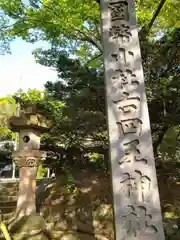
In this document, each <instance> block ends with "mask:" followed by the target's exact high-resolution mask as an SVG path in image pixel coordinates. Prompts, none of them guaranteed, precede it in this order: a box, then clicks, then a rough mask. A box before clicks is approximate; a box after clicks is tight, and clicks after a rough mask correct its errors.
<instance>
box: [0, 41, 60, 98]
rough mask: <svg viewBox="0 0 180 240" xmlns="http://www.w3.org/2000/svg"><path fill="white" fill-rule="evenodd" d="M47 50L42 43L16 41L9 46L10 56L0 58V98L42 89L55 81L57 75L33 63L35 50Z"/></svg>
mask: <svg viewBox="0 0 180 240" xmlns="http://www.w3.org/2000/svg"><path fill="white" fill-rule="evenodd" d="M39 47H43V48H47V47H48V45H47V44H46V43H44V42H38V43H35V44H31V43H26V42H25V41H23V40H20V39H17V40H15V41H14V42H12V44H11V52H12V54H11V55H4V56H0V83H1V84H0V86H1V87H0V97H2V96H6V95H8V94H12V93H14V92H16V91H17V90H18V89H19V88H22V89H23V90H25V91H26V90H28V88H31V89H38V90H40V89H43V85H44V83H46V82H47V81H55V80H57V73H56V71H54V70H51V69H49V68H47V67H44V66H41V65H40V64H37V63H35V60H34V57H33V55H32V51H33V50H34V49H36V48H39Z"/></svg>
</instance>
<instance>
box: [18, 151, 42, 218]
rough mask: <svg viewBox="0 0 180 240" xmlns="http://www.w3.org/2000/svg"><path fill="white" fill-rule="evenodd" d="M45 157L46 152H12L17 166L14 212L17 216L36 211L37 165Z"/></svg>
mask: <svg viewBox="0 0 180 240" xmlns="http://www.w3.org/2000/svg"><path fill="white" fill-rule="evenodd" d="M45 158H46V152H44V151H39V150H30V151H28V150H19V151H16V152H14V153H13V160H14V163H15V164H16V166H18V167H19V169H20V171H19V174H20V176H19V177H20V181H19V196H18V201H17V208H16V214H17V216H18V217H21V216H29V215H32V214H35V213H36V204H35V203H36V174H37V169H38V166H39V165H40V164H41V163H42V161H43V160H45Z"/></svg>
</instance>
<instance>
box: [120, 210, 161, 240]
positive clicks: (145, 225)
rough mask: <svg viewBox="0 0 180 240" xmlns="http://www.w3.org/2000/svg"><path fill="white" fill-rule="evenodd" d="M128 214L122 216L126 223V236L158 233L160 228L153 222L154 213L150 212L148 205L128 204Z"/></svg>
mask: <svg viewBox="0 0 180 240" xmlns="http://www.w3.org/2000/svg"><path fill="white" fill-rule="evenodd" d="M127 208H128V209H129V211H128V214H126V215H124V216H122V220H123V222H124V224H125V226H126V227H125V229H126V238H127V239H128V237H140V236H141V235H143V236H144V235H145V236H146V235H150V234H156V233H157V232H158V229H157V228H156V227H155V226H154V225H153V224H151V220H152V215H151V214H148V212H147V209H146V207H144V206H137V207H134V206H132V205H128V206H127Z"/></svg>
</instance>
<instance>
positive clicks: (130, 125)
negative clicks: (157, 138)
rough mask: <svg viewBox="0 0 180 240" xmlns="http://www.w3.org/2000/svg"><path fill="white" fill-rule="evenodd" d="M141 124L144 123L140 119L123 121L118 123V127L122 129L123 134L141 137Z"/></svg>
mask: <svg viewBox="0 0 180 240" xmlns="http://www.w3.org/2000/svg"><path fill="white" fill-rule="evenodd" d="M141 124H142V121H141V120H140V119H139V118H132V119H126V120H121V121H120V122H117V125H118V126H120V127H121V129H122V133H123V134H124V135H125V134H131V133H132V134H133V133H134V134H137V135H140V133H141Z"/></svg>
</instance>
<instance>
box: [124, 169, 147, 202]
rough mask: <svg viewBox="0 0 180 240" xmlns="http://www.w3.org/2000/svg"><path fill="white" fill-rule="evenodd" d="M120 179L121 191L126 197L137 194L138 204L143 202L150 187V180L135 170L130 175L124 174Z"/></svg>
mask: <svg viewBox="0 0 180 240" xmlns="http://www.w3.org/2000/svg"><path fill="white" fill-rule="evenodd" d="M121 179H122V180H121V181H120V184H121V191H123V193H124V194H125V196H126V197H131V196H132V197H133V194H137V195H138V198H139V201H140V202H144V201H145V198H146V196H147V194H148V192H149V190H150V186H151V179H150V178H149V177H148V176H147V175H144V174H142V173H141V172H140V171H138V170H135V171H134V172H132V173H127V172H126V173H124V174H123V175H122V176H121Z"/></svg>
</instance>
